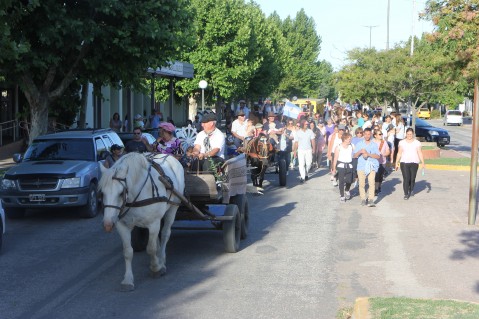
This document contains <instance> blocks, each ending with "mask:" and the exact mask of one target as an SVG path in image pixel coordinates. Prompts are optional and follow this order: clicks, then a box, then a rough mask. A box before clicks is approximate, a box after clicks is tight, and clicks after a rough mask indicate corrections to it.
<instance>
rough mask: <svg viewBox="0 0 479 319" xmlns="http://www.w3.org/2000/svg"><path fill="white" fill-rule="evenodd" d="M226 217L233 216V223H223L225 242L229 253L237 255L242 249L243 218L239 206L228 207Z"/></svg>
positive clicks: (230, 205) (231, 205)
mask: <svg viewBox="0 0 479 319" xmlns="http://www.w3.org/2000/svg"><path fill="white" fill-rule="evenodd" d="M225 216H233V219H232V220H231V221H225V222H223V242H224V245H225V250H226V252H227V253H236V252H238V251H239V247H240V237H241V218H240V214H239V211H238V206H236V205H233V204H229V205H228V206H226V210H225Z"/></svg>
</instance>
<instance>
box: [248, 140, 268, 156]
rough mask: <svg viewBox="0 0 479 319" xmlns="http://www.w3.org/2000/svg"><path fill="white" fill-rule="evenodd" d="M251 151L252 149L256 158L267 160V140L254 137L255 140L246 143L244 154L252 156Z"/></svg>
mask: <svg viewBox="0 0 479 319" xmlns="http://www.w3.org/2000/svg"><path fill="white" fill-rule="evenodd" d="M263 139H266V141H263ZM255 141H257V144H256V147H255V145H254V142H255ZM251 149H253V150H254V151H255V153H253V154H255V155H257V157H258V158H259V159H265V158H268V142H267V138H266V137H259V136H258V137H255V138H253V139H251V140H250V141H248V142H247V143H246V149H245V154H246V155H248V156H251V154H252V152H251ZM251 157H255V156H251Z"/></svg>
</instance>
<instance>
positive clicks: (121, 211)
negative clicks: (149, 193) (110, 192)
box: [103, 173, 148, 220]
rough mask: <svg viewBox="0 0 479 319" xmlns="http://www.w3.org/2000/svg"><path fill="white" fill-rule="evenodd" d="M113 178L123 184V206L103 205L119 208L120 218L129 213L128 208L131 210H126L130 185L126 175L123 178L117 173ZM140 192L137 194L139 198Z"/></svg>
mask: <svg viewBox="0 0 479 319" xmlns="http://www.w3.org/2000/svg"><path fill="white" fill-rule="evenodd" d="M111 179H112V180H116V181H119V182H120V184H122V186H123V190H122V192H121V197H122V198H123V203H122V205H121V206H117V205H103V207H104V208H107V207H109V208H113V209H118V210H119V211H120V212H119V214H118V219H119V220H120V219H121V218H123V217H124V216H125V215H126V213H127V212H128V210H129V208H128V209H126V210H124V209H125V207H126V204H127V202H126V199H127V196H128V185H127V183H126V177H123V178H120V177H117V176H116V173H115V175H114V176H113V177H112V178H111ZM146 180H148V177H147V179H146ZM146 180H145V183H146ZM143 186H144V185H143ZM140 193H141V192H138V195H137V196H136V198H138V196H139V195H140Z"/></svg>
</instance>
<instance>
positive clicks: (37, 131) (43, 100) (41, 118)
mask: <svg viewBox="0 0 479 319" xmlns="http://www.w3.org/2000/svg"><path fill="white" fill-rule="evenodd" d="M29 103H30V118H31V121H32V123H31V128H30V136H29V141H28V143H29V144H31V142H32V141H33V140H34V139H35V138H36V137H37V136H39V135H43V134H46V133H47V129H48V105H49V103H50V99H49V98H48V96H46V94H45V93H43V94H41V95H40V96H39V99H38V100H33V101H29Z"/></svg>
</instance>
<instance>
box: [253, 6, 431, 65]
mask: <svg viewBox="0 0 479 319" xmlns="http://www.w3.org/2000/svg"><path fill="white" fill-rule="evenodd" d="M254 1H255V2H256V3H257V4H259V5H260V7H261V9H262V11H263V12H264V13H265V14H266V16H269V15H270V14H271V13H273V12H274V11H276V12H277V13H278V14H279V16H280V17H281V19H285V18H286V17H288V16H290V17H291V18H294V17H295V16H296V13H297V12H298V11H299V10H301V8H303V9H304V10H305V12H306V14H307V15H308V16H309V17H312V18H313V19H314V21H315V23H316V32H317V34H318V35H319V36H320V37H321V52H320V55H319V59H320V60H326V61H329V62H330V63H331V64H332V65H333V67H334V69H335V70H339V69H340V68H341V67H342V66H343V65H345V64H346V61H345V58H346V52H347V51H349V50H351V49H353V48H363V49H365V48H368V47H369V45H370V41H371V46H372V47H374V48H376V49H377V50H385V49H386V43H387V11H388V10H387V7H388V0H254ZM389 1H390V16H389V47H390V48H393V47H394V45H395V44H397V43H399V42H401V41H407V40H408V39H409V37H410V36H411V34H412V31H413V21H414V34H415V35H416V36H418V37H420V36H421V34H422V33H424V32H432V30H433V25H432V23H431V22H430V21H424V20H419V17H418V15H419V12H422V11H423V9H424V7H425V4H426V1H425V0H415V1H414V2H415V8H414V10H413V0H389ZM413 12H414V19H413ZM368 26H372V27H371V28H370V27H368ZM370 31H371V32H370Z"/></svg>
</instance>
